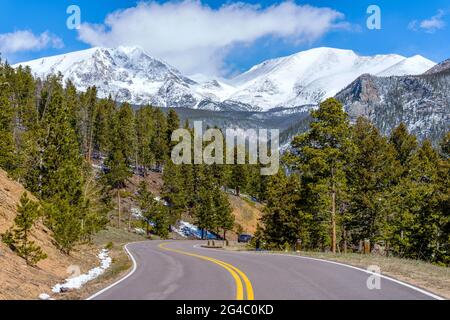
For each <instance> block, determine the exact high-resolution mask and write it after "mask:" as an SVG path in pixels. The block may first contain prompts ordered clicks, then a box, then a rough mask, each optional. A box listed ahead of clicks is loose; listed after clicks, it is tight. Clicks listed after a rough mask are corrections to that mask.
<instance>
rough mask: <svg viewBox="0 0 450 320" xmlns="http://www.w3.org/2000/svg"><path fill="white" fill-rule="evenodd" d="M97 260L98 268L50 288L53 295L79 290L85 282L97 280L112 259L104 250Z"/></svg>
mask: <svg viewBox="0 0 450 320" xmlns="http://www.w3.org/2000/svg"><path fill="white" fill-rule="evenodd" d="M98 258H99V259H100V266H99V267H96V268H93V269H91V270H89V272H88V273H85V274H81V275H79V276H76V277H73V278H69V279H66V282H65V283H62V284H60V283H58V284H57V285H55V286H54V287H53V288H52V291H53V292H54V293H60V292H61V289H63V288H64V289H80V288H81V287H82V286H83V285H84V284H86V283H87V282H89V281H91V280H94V279H96V278H98V277H99V276H100V275H102V274H103V273H104V272H105V270H106V269H108V268H109V267H110V266H111V262H112V259H111V257H110V256H109V252H108V250H106V249H103V250H102V251H100V253H99V255H98Z"/></svg>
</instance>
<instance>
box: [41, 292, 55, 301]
mask: <svg viewBox="0 0 450 320" xmlns="http://www.w3.org/2000/svg"><path fill="white" fill-rule="evenodd" d="M39 299H40V300H54V299H52V298H51V297H50V296H49V295H48V294H46V293H41V294H40V295H39Z"/></svg>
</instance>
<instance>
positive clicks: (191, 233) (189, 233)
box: [172, 220, 217, 240]
mask: <svg viewBox="0 0 450 320" xmlns="http://www.w3.org/2000/svg"><path fill="white" fill-rule="evenodd" d="M172 230H173V231H174V232H176V233H178V234H179V235H181V236H182V237H184V238H187V237H193V238H197V239H201V238H202V230H201V229H200V228H199V227H197V226H195V225H193V224H191V223H189V222H186V221H182V220H181V221H180V222H179V227H178V228H175V227H172ZM206 238H207V239H210V240H216V239H217V237H216V236H215V235H214V234H212V233H211V232H209V231H206Z"/></svg>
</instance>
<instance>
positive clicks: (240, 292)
mask: <svg viewBox="0 0 450 320" xmlns="http://www.w3.org/2000/svg"><path fill="white" fill-rule="evenodd" d="M169 244H170V243H167V242H166V243H161V244H160V245H159V247H160V248H161V249H164V250H167V251H172V252H176V253H179V254H183V255H186V256H191V257H195V258H199V259H202V260H206V261H210V262H212V263H215V264H217V265H219V266H221V267H222V268H224V269H225V270H227V271H228V272H229V273H230V274H231V276H232V277H233V278H234V280H235V282H236V300H244V288H243V285H242V280H243V281H244V283H245V287H246V289H247V290H246V291H247V300H254V298H255V296H254V293H253V287H252V284H251V282H250V280H249V279H248V277H247V276H246V275H245V273H243V272H242V271H241V270H239V269H238V268H236V267H235V266H233V265H231V264H229V263H226V262H223V261H221V260H217V259H214V258H211V257H207V256H202V255H199V254H195V253H191V252H186V251H181V250H177V249H172V248H167V247H166V245H169ZM239 276H240V277H239ZM241 278H242V280H241Z"/></svg>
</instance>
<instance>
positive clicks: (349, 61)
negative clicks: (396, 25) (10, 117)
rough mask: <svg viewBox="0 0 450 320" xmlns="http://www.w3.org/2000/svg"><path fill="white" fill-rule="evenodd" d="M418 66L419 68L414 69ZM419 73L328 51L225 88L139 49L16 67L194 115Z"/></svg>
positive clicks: (312, 100)
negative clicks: (369, 77) (365, 78)
mask: <svg viewBox="0 0 450 320" xmlns="http://www.w3.org/2000/svg"><path fill="white" fill-rule="evenodd" d="M416 60H420V63H416V62H415V61H416ZM402 62H403V65H402V68H397V69H395V68H394V69H391V71H390V72H389V74H395V75H403V74H419V73H422V72H424V71H426V70H428V69H430V68H431V67H433V66H435V63H434V62H432V61H430V60H428V59H425V58H423V57H420V56H414V57H411V58H406V57H402V56H400V55H395V54H391V55H376V56H360V55H358V54H356V53H355V52H354V51H351V50H344V49H334V48H327V47H320V48H314V49H310V50H306V51H301V52H298V53H295V54H293V55H290V56H286V57H280V58H275V59H270V60H267V61H264V62H262V63H260V64H257V65H255V66H253V67H252V68H250V69H249V70H248V71H246V72H244V73H243V74H241V75H239V76H237V77H234V78H232V79H228V80H226V81H224V80H222V79H217V78H214V77H204V78H205V79H204V81H201V82H198V81H195V80H193V79H191V78H190V77H188V76H185V75H183V74H182V73H181V72H180V71H179V70H177V69H176V68H175V67H173V66H171V65H169V64H167V63H165V62H164V61H162V60H159V59H157V58H154V57H152V56H150V55H149V54H147V53H146V52H145V51H144V50H142V49H141V48H139V47H123V46H121V47H117V48H101V47H95V48H90V49H86V50H82V51H76V52H71V53H67V54H62V55H57V56H52V57H44V58H40V59H36V60H32V61H28V62H21V63H18V64H16V65H14V67H17V66H19V65H23V66H29V67H30V68H31V70H32V72H33V73H34V74H36V75H37V76H38V77H45V76H46V75H48V74H50V73H57V72H61V73H62V74H63V76H64V78H65V79H70V80H72V82H73V83H74V84H75V86H76V87H77V88H78V89H80V90H82V91H84V90H86V89H87V87H88V86H94V85H95V86H96V87H97V89H98V92H99V96H100V97H107V96H108V95H110V94H111V95H112V96H113V97H114V98H115V99H117V100H118V101H120V102H130V103H132V104H134V105H143V104H147V103H148V104H152V105H155V106H158V107H175V108H177V107H187V108H192V109H208V110H220V111H223V110H231V111H233V110H234V111H267V110H270V109H272V108H278V107H298V106H302V105H310V104H317V103H319V102H320V101H321V100H323V99H324V98H327V97H331V96H334V95H335V94H336V93H337V92H339V91H340V90H341V89H343V88H345V87H346V86H347V85H348V84H350V83H351V82H352V81H353V80H355V79H356V78H357V77H358V76H360V75H361V74H363V73H367V72H369V73H373V74H378V73H380V72H384V71H386V72H387V71H388V70H389V69H390V68H393V67H395V65H398V64H399V63H402Z"/></svg>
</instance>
